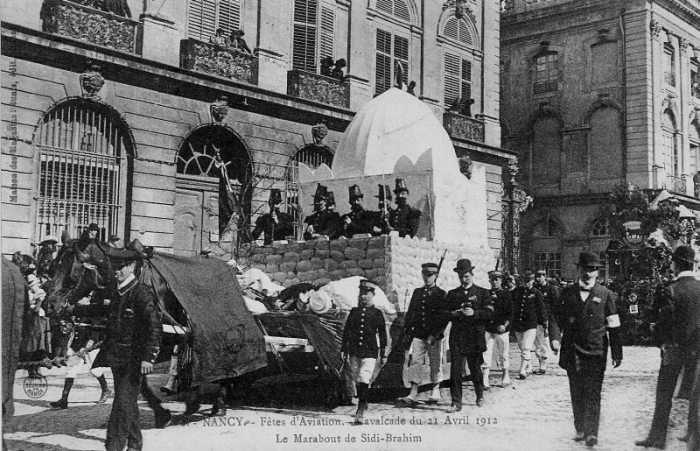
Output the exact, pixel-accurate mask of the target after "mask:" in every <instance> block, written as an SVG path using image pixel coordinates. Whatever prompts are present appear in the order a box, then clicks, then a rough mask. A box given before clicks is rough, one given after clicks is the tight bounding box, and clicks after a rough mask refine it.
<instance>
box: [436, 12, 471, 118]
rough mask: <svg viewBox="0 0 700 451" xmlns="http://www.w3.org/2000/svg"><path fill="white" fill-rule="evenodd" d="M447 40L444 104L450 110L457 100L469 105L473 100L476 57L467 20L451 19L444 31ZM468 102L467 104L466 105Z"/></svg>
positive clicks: (448, 20) (446, 23)
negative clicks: (473, 74)
mask: <svg viewBox="0 0 700 451" xmlns="http://www.w3.org/2000/svg"><path fill="white" fill-rule="evenodd" d="M442 36H443V37H444V38H446V39H445V54H444V60H445V63H444V64H445V65H444V72H443V75H444V102H445V107H446V108H449V107H451V106H452V105H453V103H454V102H455V100H457V99H460V100H462V101H463V102H462V104H464V105H469V104H471V102H469V100H470V99H472V97H473V96H472V67H473V65H474V56H473V54H472V53H471V52H470V51H469V50H470V49H472V48H473V47H474V38H473V33H472V30H471V27H470V26H469V23H468V22H467V20H466V18H461V19H458V18H456V17H450V18H449V19H447V21H446V22H445V25H444V27H443V29H442ZM464 102H466V103H464Z"/></svg>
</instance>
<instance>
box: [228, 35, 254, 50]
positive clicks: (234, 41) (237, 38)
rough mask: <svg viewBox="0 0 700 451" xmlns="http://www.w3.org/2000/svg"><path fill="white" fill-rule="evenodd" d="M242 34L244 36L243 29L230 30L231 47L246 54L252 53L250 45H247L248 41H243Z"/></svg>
mask: <svg viewBox="0 0 700 451" xmlns="http://www.w3.org/2000/svg"><path fill="white" fill-rule="evenodd" d="M243 36H245V32H244V31H243V30H233V31H232V32H231V39H230V45H231V48H233V49H237V50H239V51H241V52H243V53H245V54H246V55H251V56H252V55H253V52H252V51H251V50H250V47H248V43H247V42H245V39H243Z"/></svg>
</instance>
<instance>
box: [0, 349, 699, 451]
mask: <svg viewBox="0 0 700 451" xmlns="http://www.w3.org/2000/svg"><path fill="white" fill-rule="evenodd" d="M624 352H625V356H624V360H623V363H622V366H621V367H620V368H618V369H615V370H613V369H612V368H609V369H608V371H607V372H606V378H605V382H604V385H603V407H602V419H601V431H600V444H599V445H598V447H597V448H596V449H601V450H615V451H618V450H634V449H637V450H639V449H640V448H637V447H635V446H634V441H635V440H638V439H641V438H643V437H644V436H645V434H646V432H647V430H648V428H649V424H650V422H651V417H652V414H653V410H654V401H653V399H654V389H655V384H656V374H657V370H658V365H659V357H658V350H657V349H656V348H636V347H631V348H625V350H624ZM533 357H534V356H533ZM519 361H520V359H519V356H518V353H517V350H516V349H515V346H514V345H512V344H511V366H512V367H511V377H514V376H515V377H517V374H516V373H517V365H518V364H519ZM533 362H534V360H533ZM549 368H550V370H549V371H548V372H547V374H546V375H544V376H530V377H529V378H528V379H527V380H525V381H520V380H518V379H517V378H516V379H514V380H513V384H512V385H511V386H510V387H507V388H501V387H499V386H497V384H498V381H499V380H500V377H496V376H495V375H493V372H492V377H491V384H492V388H491V389H490V390H489V391H488V392H487V393H486V405H485V406H484V407H482V408H477V407H476V405H475V397H474V393H473V391H472V390H471V389H467V390H465V395H464V396H465V402H466V404H465V408H464V409H463V411H462V412H460V413H459V414H452V415H448V414H446V412H445V410H446V409H447V407H448V406H449V390H447V389H443V392H442V395H443V402H441V403H440V404H439V405H437V406H429V405H425V404H421V405H419V406H418V407H417V408H397V407H395V406H394V405H393V404H389V403H383V404H381V403H380V404H370V409H369V413H368V414H367V415H366V417H365V418H366V421H367V422H368V423H372V425H365V426H353V425H351V424H350V421H351V419H352V414H353V413H354V410H355V408H354V407H352V406H343V407H338V408H336V409H335V410H333V411H332V412H322V411H318V410H291V409H279V408H260V407H252V406H248V407H246V406H240V407H237V408H235V409H231V408H230V409H229V410H228V416H227V417H225V418H218V419H216V420H213V419H208V418H207V417H206V416H203V415H198V416H195V417H194V418H192V421H190V422H189V424H185V423H184V420H183V417H182V412H183V411H184V404H183V403H179V402H170V403H166V407H167V408H169V409H171V410H172V411H173V412H174V413H175V414H176V415H175V418H174V420H175V421H174V424H173V425H172V426H170V427H168V428H167V429H164V430H159V429H155V428H154V425H153V413H152V412H151V411H150V409H148V407H147V406H146V404H145V402H140V405H141V407H142V409H141V414H142V415H141V427H142V429H143V433H144V449H145V450H147V451H150V450H223V449H232V448H233V447H236V448H237V449H290V450H296V449H299V450H313V449H319V448H321V447H323V448H326V447H328V446H332V447H333V449H360V448H371V449H379V450H390V449H416V450H433V449H435V450H437V449H451V448H453V447H454V448H455V449H456V448H457V447H459V449H480V450H510V449H512V450H545V449H546V450H583V449H586V447H585V446H584V445H582V444H579V443H575V442H574V441H573V440H572V437H573V435H574V429H573V417H572V413H571V405H570V402H569V391H568V381H567V378H566V375H565V373H564V371H562V370H561V369H560V368H558V366H557V365H556V360H553V361H552V362H551V363H550V367H549ZM22 376H23V371H20V372H18V378H17V380H16V381H15V399H16V402H15V407H16V414H15V417H14V418H13V419H12V420H11V421H8V422H5V423H4V424H3V435H4V439H5V443H6V444H7V446H8V449H10V450H37V449H41V450H44V449H58V450H100V449H103V440H104V437H105V426H106V422H107V418H108V416H109V410H110V407H111V405H110V404H109V403H110V402H111V400H110V401H108V403H107V404H104V405H96V404H94V401H95V400H96V399H97V398H98V397H99V393H100V391H99V385H98V383H97V381H96V380H95V379H94V378H92V377H91V376H90V375H89V374H87V373H85V374H82V375H80V376H79V377H78V378H77V379H76V382H75V385H74V388H73V391H72V392H71V395H70V404H69V408H68V409H67V410H52V409H50V408H49V405H48V402H49V401H54V400H56V399H58V398H59V397H60V393H61V387H62V385H63V376H62V374H58V372H57V370H56V371H55V372H54V373H52V374H48V373H47V381H48V391H47V393H46V394H45V395H44V396H42V397H41V398H39V399H31V398H29V397H28V396H27V395H26V394H25V392H24V390H23V387H22V380H23V377H22ZM163 377H164V376H163V375H156V376H154V377H153V379H152V380H151V383H152V384H153V385H154V386H158V385H159V383H160V382H161V380H162V378H163ZM110 386H111V380H110ZM425 396H427V394H426V395H425ZM210 408H211V405H203V406H202V410H201V411H200V413H202V414H204V415H206V414H207V413H208V410H209V409H210ZM686 418H687V403H686V402H685V401H682V400H678V399H675V400H674V407H673V412H672V418H671V426H670V429H669V438H668V444H667V448H666V449H669V450H678V451H680V450H684V449H685V443H684V442H681V441H679V437H682V436H683V435H685V433H686ZM353 439H354V440H355V441H354V442H350V441H349V440H353ZM390 439H391V440H390ZM393 439H398V440H401V441H394V440H393ZM319 441H320V442H324V443H319Z"/></svg>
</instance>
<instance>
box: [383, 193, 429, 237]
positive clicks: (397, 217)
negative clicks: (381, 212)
mask: <svg viewBox="0 0 700 451" xmlns="http://www.w3.org/2000/svg"><path fill="white" fill-rule="evenodd" d="M408 194H409V191H408V187H407V186H406V182H404V180H403V179H396V188H395V189H394V195H395V196H396V208H395V209H393V210H391V211H390V212H389V231H391V230H397V231H398V232H399V236H400V237H405V236H407V237H413V236H415V235H416V233H417V232H418V226H419V225H420V216H421V211H420V210H418V209H416V208H413V207H411V206H410V205H408Z"/></svg>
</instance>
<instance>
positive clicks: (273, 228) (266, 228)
mask: <svg viewBox="0 0 700 451" xmlns="http://www.w3.org/2000/svg"><path fill="white" fill-rule="evenodd" d="M267 203H268V205H269V206H270V212H269V213H265V214H264V215H261V216H259V217H258V219H256V220H255V228H254V229H253V231H252V233H251V236H252V238H253V240H257V239H258V238H259V237H260V235H261V234H264V235H263V236H264V243H265V245H266V246H267V245H270V244H272V242H273V241H277V240H284V239H286V237H288V236H291V235H293V234H294V219H293V218H292V215H290V214H287V213H284V212H281V211H280V204H281V203H282V192H281V191H280V190H279V189H277V188H273V189H272V190H271V191H270V199H269V200H268V201H267Z"/></svg>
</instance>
